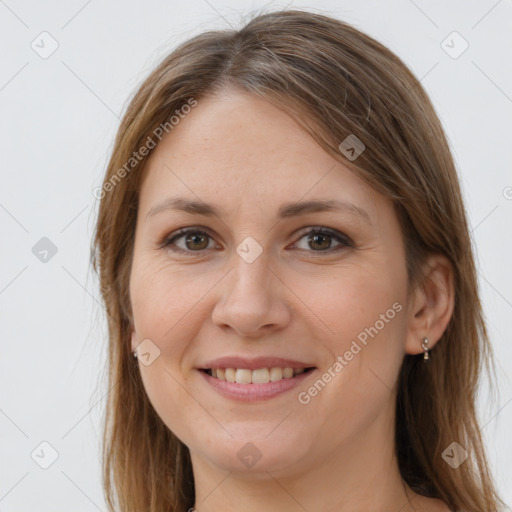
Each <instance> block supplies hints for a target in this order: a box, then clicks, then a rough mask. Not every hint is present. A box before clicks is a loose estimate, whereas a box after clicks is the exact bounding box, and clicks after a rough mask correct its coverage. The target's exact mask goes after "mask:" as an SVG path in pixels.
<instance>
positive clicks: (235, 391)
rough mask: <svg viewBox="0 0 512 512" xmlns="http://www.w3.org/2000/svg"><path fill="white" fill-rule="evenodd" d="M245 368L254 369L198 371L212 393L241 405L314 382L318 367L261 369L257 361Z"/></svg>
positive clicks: (199, 369) (267, 367)
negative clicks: (309, 380)
mask: <svg viewBox="0 0 512 512" xmlns="http://www.w3.org/2000/svg"><path fill="white" fill-rule="evenodd" d="M281 361H283V362H284V360H281ZM230 362H231V363H232V362H233V360H231V361H230ZM240 362H241V361H240ZM274 362H277V361H275V360H274ZM245 364H246V366H252V368H244V367H243V366H242V365H241V367H238V368H237V367H235V366H234V365H233V366H220V365H219V366H217V367H209V368H197V370H198V373H199V374H200V375H201V376H202V377H203V380H204V382H205V383H206V384H207V386H208V387H209V388H210V389H211V390H213V391H215V392H216V393H217V394H219V395H220V396H222V397H223V398H228V399H230V400H235V401H239V402H240V401H241V402H257V401H263V400H269V399H271V398H275V397H277V396H279V395H285V394H286V392H287V391H291V390H292V389H293V388H295V387H297V386H299V385H300V384H301V383H303V382H304V381H305V380H306V379H309V378H313V377H311V375H314V374H315V373H316V370H317V368H316V367H315V366H305V365H302V364H301V363H298V364H297V365H296V366H295V367H294V366H273V365H272V366H262V365H261V363H258V364H257V363H256V362H255V361H252V362H249V364H247V362H246V363H245ZM288 364H289V363H288ZM212 366H213V365H212Z"/></svg>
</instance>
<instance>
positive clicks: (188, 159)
mask: <svg viewBox="0 0 512 512" xmlns="http://www.w3.org/2000/svg"><path fill="white" fill-rule="evenodd" d="M171 194H172V195H181V196H183V195H186V196H187V197H191V196H192V197H193V196H196V199H201V200H203V201H207V202H215V203H221V204H224V205H225V206H226V208H229V207H231V208H232V209H233V210H236V211H239V210H240V209H243V208H251V207H253V206H259V207H260V208H261V207H262V205H263V203H264V204H265V205H266V206H265V208H266V207H268V205H269V204H274V205H275V208H276V209H277V208H278V207H279V206H280V205H281V204H282V203H285V202H289V201H291V200H295V201H297V200H299V199H301V198H303V199H310V198H313V197H314V198H325V199H337V200H340V201H345V202H349V201H350V202H351V203H354V204H356V205H357V204H365V209H367V210H368V209H374V208H375V207H376V206H377V204H378V202H379V201H383V199H384V198H383V197H382V196H381V195H380V194H379V193H378V192H376V191H375V190H374V189H372V188H371V187H370V186H369V185H367V184H366V183H364V182H363V181H362V180H361V179H360V178H358V177H357V176H356V175H355V174H354V173H353V172H352V171H351V170H349V169H348V167H346V166H344V165H343V163H342V159H341V158H340V159H339V160H337V159H335V158H333V157H332V156H331V155H329V154H328V153H327V152H325V151H324V149H323V148H321V147H320V146H319V145H318V144H317V143H316V142H315V141H314V139H313V138H312V137H311V135H310V134H309V133H307V132H306V131H305V130H304V129H303V128H302V127H301V126H300V125H299V124H298V123H297V122H296V121H295V120H294V119H293V118H292V117H291V116H290V115H289V114H287V113H286V112H284V111H282V110H280V109H279V108H277V107H275V106H274V105H272V104H271V103H269V102H267V101H265V100H263V99H261V98H258V97H256V96H254V95H251V94H248V93H243V92H238V91H235V92H223V93H222V94H217V95H215V96H211V97H207V98H204V99H201V100H199V101H198V103H197V105H196V106H195V107H194V108H193V109H191V111H190V112H189V113H188V114H186V115H184V116H183V118H181V119H180V121H179V123H178V124H176V125H175V126H174V127H173V129H172V131H171V132H170V133H169V134H168V135H167V136H166V137H164V138H163V140H162V141H161V142H160V143H159V144H158V146H157V147H156V148H155V149H154V151H153V153H152V155H151V157H150V159H149V161H148V164H147V168H146V170H145V176H144V180H143V184H142V189H141V194H140V198H139V199H140V207H141V210H142V211H144V212H146V213H147V212H148V211H149V209H151V208H152V207H153V206H154V204H155V203H156V202H160V201H162V200H163V199H165V198H166V197H167V196H169V195H171ZM146 213H145V215H146ZM370 213H371V212H370ZM375 213H376V212H374V214H375Z"/></svg>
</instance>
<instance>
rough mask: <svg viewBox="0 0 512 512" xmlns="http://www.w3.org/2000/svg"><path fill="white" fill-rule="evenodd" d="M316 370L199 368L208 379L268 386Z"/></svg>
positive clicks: (289, 368)
mask: <svg viewBox="0 0 512 512" xmlns="http://www.w3.org/2000/svg"><path fill="white" fill-rule="evenodd" d="M313 370H316V367H314V366H311V367H306V368H293V367H290V366H285V367H280V366H273V367H269V368H256V369H253V370H251V369H249V368H200V369H199V371H201V372H203V373H205V374H206V375H209V376H210V377H212V378H214V379H217V380H220V381H225V382H230V383H236V384H246V385H248V384H268V383H270V382H279V381H281V380H284V379H293V378H295V377H297V376H298V375H302V374H304V373H309V372H311V371H313Z"/></svg>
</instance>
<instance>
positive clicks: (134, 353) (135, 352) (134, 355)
mask: <svg viewBox="0 0 512 512" xmlns="http://www.w3.org/2000/svg"><path fill="white" fill-rule="evenodd" d="M132 354H133V357H134V359H137V351H136V350H134V351H133V352H132Z"/></svg>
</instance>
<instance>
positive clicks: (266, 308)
mask: <svg viewBox="0 0 512 512" xmlns="http://www.w3.org/2000/svg"><path fill="white" fill-rule="evenodd" d="M234 259H235V263H234V265H235V266H234V268H233V270H232V271H231V272H229V274H228V275H227V276H226V278H225V279H223V280H222V281H221V283H219V284H220V288H219V292H218V293H219V299H218V300H217V302H216V304H215V306H214V309H213V312H212V321H213V322H214V324H215V325H217V326H219V327H221V328H223V329H224V330H226V329H233V331H236V332H237V333H238V334H239V335H240V336H243V337H247V338H257V337H261V336H263V335H268V334H269V333H272V332H274V331H278V330H280V329H283V328H284V327H285V326H286V325H287V324H288V323H289V322H290V309H289V306H288V304H287V303H286V300H285V294H286V290H287V288H286V286H285V285H284V283H283V282H282V281H281V280H280V279H279V277H278V275H277V272H276V270H274V269H270V268H269V266H268V260H267V258H266V257H265V256H264V255H263V254H262V255H261V256H260V257H259V258H257V259H256V260H255V261H253V262H252V263H247V262H246V261H244V260H243V259H242V258H240V257H239V256H238V255H235V257H234Z"/></svg>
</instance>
